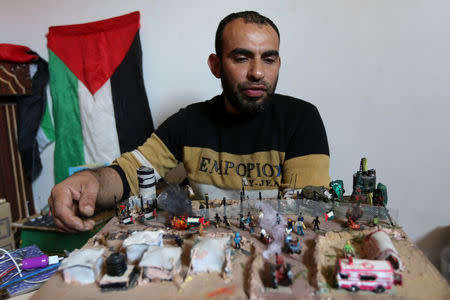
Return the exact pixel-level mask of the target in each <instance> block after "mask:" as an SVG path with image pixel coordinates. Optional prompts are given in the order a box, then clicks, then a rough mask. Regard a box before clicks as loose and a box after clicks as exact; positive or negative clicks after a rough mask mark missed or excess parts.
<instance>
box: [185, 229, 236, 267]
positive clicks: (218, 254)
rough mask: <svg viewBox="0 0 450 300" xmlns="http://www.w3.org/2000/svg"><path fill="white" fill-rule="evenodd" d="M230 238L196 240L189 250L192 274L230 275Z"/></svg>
mask: <svg viewBox="0 0 450 300" xmlns="http://www.w3.org/2000/svg"><path fill="white" fill-rule="evenodd" d="M230 244H231V237H230V236H225V237H220V238H198V239H197V241H196V243H195V244H194V246H193V247H192V249H191V268H192V273H194V274H195V273H202V272H219V273H221V272H225V273H230V272H231V268H230V263H229V262H230V254H231V253H230Z"/></svg>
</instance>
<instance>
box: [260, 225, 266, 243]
mask: <svg viewBox="0 0 450 300" xmlns="http://www.w3.org/2000/svg"><path fill="white" fill-rule="evenodd" d="M266 234H267V232H266V230H265V229H264V228H261V232H260V236H259V237H260V239H261V240H263V239H264V237H265V236H266Z"/></svg>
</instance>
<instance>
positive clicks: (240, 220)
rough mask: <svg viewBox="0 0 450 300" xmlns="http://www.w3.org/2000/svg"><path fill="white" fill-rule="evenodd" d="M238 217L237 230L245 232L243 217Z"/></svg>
mask: <svg viewBox="0 0 450 300" xmlns="http://www.w3.org/2000/svg"><path fill="white" fill-rule="evenodd" d="M239 216H240V218H239V228H240V229H242V230H245V223H244V215H243V214H240V215H239Z"/></svg>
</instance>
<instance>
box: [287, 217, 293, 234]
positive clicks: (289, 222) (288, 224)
mask: <svg viewBox="0 0 450 300" xmlns="http://www.w3.org/2000/svg"><path fill="white" fill-rule="evenodd" d="M287 228H289V229H290V231H292V229H294V221H292V219H291V218H288V219H287Z"/></svg>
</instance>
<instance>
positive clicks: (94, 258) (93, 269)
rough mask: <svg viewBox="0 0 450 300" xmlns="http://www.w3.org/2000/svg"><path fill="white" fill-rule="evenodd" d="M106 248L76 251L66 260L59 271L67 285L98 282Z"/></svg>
mask: <svg viewBox="0 0 450 300" xmlns="http://www.w3.org/2000/svg"><path fill="white" fill-rule="evenodd" d="M104 252H105V248H98V249H81V250H74V251H73V252H72V253H70V255H69V256H68V257H67V258H65V259H64V260H63V261H62V262H61V265H60V266H59V270H62V271H63V276H64V281H65V282H66V283H79V284H91V283H94V282H95V281H97V278H98V276H99V275H100V272H101V266H102V263H103V253H104Z"/></svg>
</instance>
